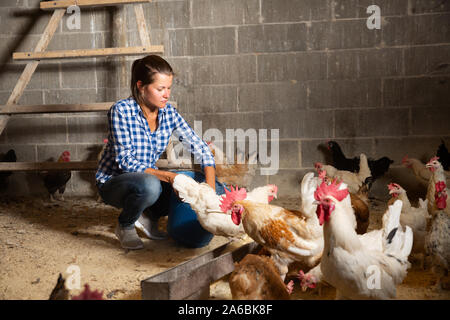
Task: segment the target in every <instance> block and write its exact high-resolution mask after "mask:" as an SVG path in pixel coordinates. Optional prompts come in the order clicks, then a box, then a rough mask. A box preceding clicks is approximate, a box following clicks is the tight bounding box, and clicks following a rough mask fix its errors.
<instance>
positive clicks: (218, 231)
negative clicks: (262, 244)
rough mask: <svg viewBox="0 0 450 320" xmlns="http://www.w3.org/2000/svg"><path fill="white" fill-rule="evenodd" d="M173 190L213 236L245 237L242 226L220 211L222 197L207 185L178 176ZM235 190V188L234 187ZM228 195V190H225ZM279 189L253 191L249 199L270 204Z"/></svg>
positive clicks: (267, 187)
mask: <svg viewBox="0 0 450 320" xmlns="http://www.w3.org/2000/svg"><path fill="white" fill-rule="evenodd" d="M173 188H174V189H175V190H176V191H177V192H178V196H179V197H180V199H181V200H182V201H183V202H186V203H189V204H190V206H191V208H192V210H194V211H195V213H196V214H197V218H198V221H199V222H200V224H201V225H202V227H203V228H204V229H205V230H207V231H209V232H211V233H212V234H215V235H219V236H225V237H230V238H242V237H243V236H244V235H245V231H244V228H243V227H242V226H237V225H235V224H234V223H233V222H232V221H231V218H230V215H229V214H227V213H224V212H222V210H221V209H220V199H221V197H222V196H219V195H217V194H216V192H215V191H214V190H213V189H212V188H211V187H210V186H209V185H208V184H207V183H204V182H203V183H199V182H197V181H195V180H194V179H192V178H191V177H188V176H186V175H184V174H178V175H177V176H176V177H175V179H174V182H173ZM232 189H233V190H234V188H233V187H232ZM225 192H226V193H228V191H227V190H225ZM277 192H278V188H277V186H275V185H267V186H263V187H258V188H255V189H253V190H252V191H251V192H249V193H248V194H247V199H249V200H251V201H254V202H261V203H269V202H270V201H272V200H273V199H274V198H276V197H277Z"/></svg>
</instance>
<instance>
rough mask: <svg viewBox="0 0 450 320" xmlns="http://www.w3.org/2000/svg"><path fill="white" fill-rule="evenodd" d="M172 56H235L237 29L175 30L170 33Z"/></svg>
mask: <svg viewBox="0 0 450 320" xmlns="http://www.w3.org/2000/svg"><path fill="white" fill-rule="evenodd" d="M169 38H170V46H169V48H170V52H171V55H172V56H210V55H219V54H222V55H224V54H234V53H235V52H236V49H235V28H234V27H231V28H230V27H229V28H213V29H175V30H170V31H169Z"/></svg>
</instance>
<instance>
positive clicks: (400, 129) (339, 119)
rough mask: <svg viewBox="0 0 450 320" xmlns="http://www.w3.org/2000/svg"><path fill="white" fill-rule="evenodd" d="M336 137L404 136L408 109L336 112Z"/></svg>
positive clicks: (406, 128) (406, 131)
mask: <svg viewBox="0 0 450 320" xmlns="http://www.w3.org/2000/svg"><path fill="white" fill-rule="evenodd" d="M335 113H336V118H335V121H336V124H335V125H336V137H339V138H344V137H370V136H404V135H407V134H408V131H409V130H408V129H409V124H408V122H409V121H408V119H409V115H408V114H409V110H408V109H404V108H402V109H395V108H389V109H388V108H383V109H369V110H364V109H358V110H336V111H335Z"/></svg>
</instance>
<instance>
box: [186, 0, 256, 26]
mask: <svg viewBox="0 0 450 320" xmlns="http://www.w3.org/2000/svg"><path fill="white" fill-rule="evenodd" d="M186 2H187V1H186ZM191 14H192V20H191V25H192V26H193V27H197V26H227V25H242V24H255V23H258V22H259V0H247V1H241V0H229V1H222V0H196V1H192V9H191Z"/></svg>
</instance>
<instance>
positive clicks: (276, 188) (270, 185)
mask: <svg viewBox="0 0 450 320" xmlns="http://www.w3.org/2000/svg"><path fill="white" fill-rule="evenodd" d="M268 186H269V187H271V188H273V190H274V191H275V193H278V187H277V186H276V185H274V184H268ZM241 190H242V189H241Z"/></svg>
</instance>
